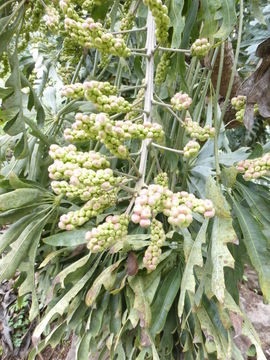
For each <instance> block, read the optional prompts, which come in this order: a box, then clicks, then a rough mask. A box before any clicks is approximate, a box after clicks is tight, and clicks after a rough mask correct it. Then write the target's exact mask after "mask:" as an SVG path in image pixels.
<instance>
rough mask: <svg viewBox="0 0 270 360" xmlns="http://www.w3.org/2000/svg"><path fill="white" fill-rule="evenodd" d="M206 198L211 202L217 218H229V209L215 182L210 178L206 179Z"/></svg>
mask: <svg viewBox="0 0 270 360" xmlns="http://www.w3.org/2000/svg"><path fill="white" fill-rule="evenodd" d="M205 187H206V189H205V192H206V197H207V198H208V199H210V200H212V201H213V205H214V208H215V211H216V214H217V216H219V217H223V218H230V217H231V214H230V208H229V205H228V203H227V202H226V200H225V198H224V196H223V194H222V192H221V189H220V187H218V186H217V184H216V182H215V181H214V180H213V179H212V178H211V177H210V178H208V179H207V182H206V185H205Z"/></svg>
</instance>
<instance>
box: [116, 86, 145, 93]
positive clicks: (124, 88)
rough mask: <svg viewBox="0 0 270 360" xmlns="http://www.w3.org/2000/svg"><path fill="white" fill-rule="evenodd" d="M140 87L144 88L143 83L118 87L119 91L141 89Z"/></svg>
mask: <svg viewBox="0 0 270 360" xmlns="http://www.w3.org/2000/svg"><path fill="white" fill-rule="evenodd" d="M142 88H145V85H135V86H126V87H122V88H120V90H119V92H124V91H130V90H136V89H142Z"/></svg>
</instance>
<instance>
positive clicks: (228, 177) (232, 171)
mask: <svg viewBox="0 0 270 360" xmlns="http://www.w3.org/2000/svg"><path fill="white" fill-rule="evenodd" d="M237 175H238V171H237V170H236V168H235V167H234V166H231V167H229V168H223V169H222V171H221V181H222V184H223V185H224V186H226V187H227V188H232V187H234V185H235V183H236V177H237Z"/></svg>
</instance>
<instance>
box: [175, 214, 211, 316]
mask: <svg viewBox="0 0 270 360" xmlns="http://www.w3.org/2000/svg"><path fill="white" fill-rule="evenodd" d="M208 222H209V221H208V220H205V221H204V223H203V224H202V226H201V228H200V231H199V233H198V235H197V237H196V240H195V241H194V242H193V244H192V248H191V251H190V253H189V256H188V259H187V261H186V266H185V270H184V273H183V277H182V281H181V290H180V297H179V301H178V317H179V318H181V316H182V314H183V309H184V303H185V295H186V292H187V291H191V292H192V293H193V294H194V293H195V285H196V283H195V277H194V266H195V265H197V266H200V267H202V266H203V257H202V249H201V247H202V244H204V243H205V241H206V239H205V235H206V230H207V226H208Z"/></svg>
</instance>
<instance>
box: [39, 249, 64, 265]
mask: <svg viewBox="0 0 270 360" xmlns="http://www.w3.org/2000/svg"><path fill="white" fill-rule="evenodd" d="M65 251H66V249H60V250H56V251H53V252H51V253H49V254H48V255H47V256H46V257H45V259H44V260H43V261H42V263H41V264H40V265H39V269H41V268H43V267H45V266H46V265H48V263H49V262H50V261H51V260H53V259H54V258H56V257H57V256H58V255H60V254H62V253H64V252H65Z"/></svg>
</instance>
